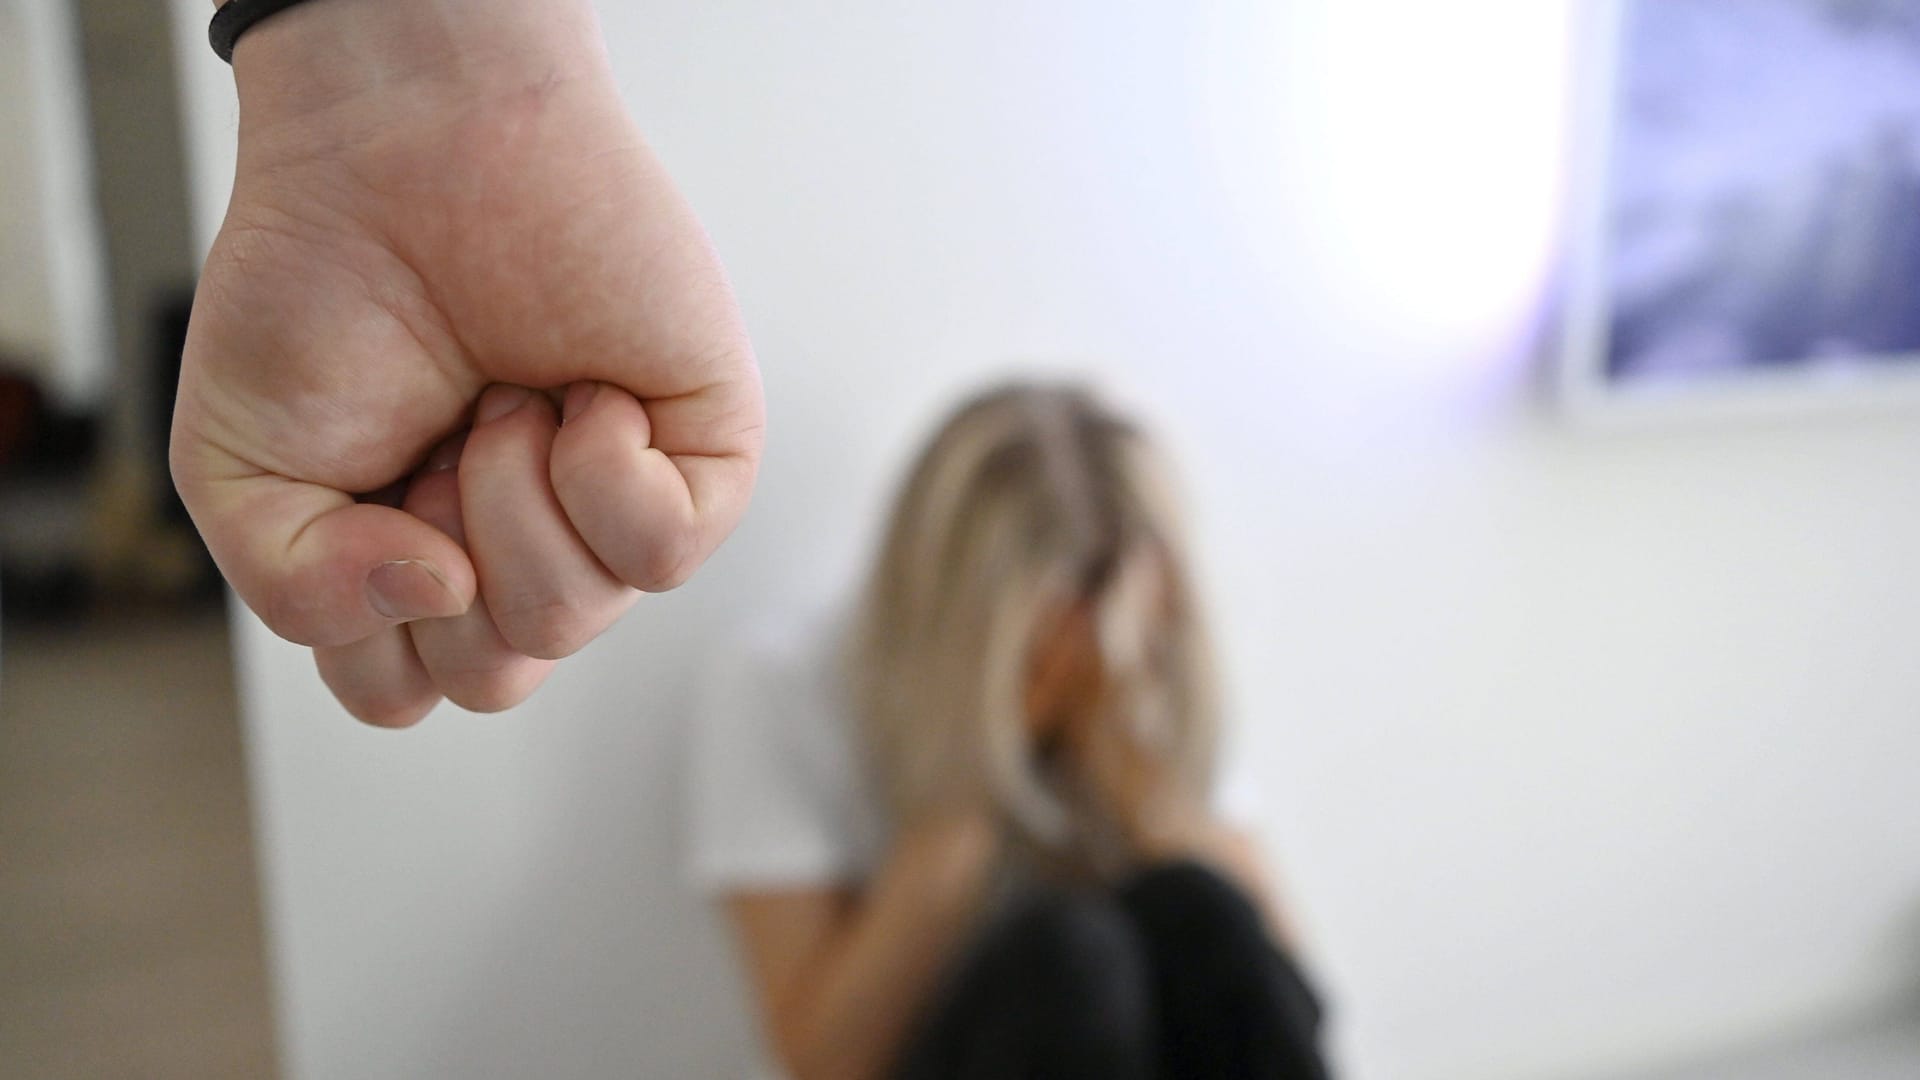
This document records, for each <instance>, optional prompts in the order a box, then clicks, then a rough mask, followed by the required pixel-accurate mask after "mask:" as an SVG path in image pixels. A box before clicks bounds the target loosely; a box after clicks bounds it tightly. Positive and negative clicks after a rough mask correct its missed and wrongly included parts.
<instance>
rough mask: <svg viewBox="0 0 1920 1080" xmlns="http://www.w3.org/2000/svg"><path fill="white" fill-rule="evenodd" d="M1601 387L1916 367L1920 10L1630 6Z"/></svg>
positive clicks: (1618, 89)
mask: <svg viewBox="0 0 1920 1080" xmlns="http://www.w3.org/2000/svg"><path fill="white" fill-rule="evenodd" d="M1620 14H1621V18H1622V22H1621V24H1620V27H1619V31H1620V36H1619V38H1618V53H1617V57H1616V61H1615V65H1614V84H1613V99H1612V108H1613V110H1614V115H1613V124H1612V129H1611V137H1610V145H1609V146H1608V147H1607V159H1608V162H1607V166H1606V173H1605V175H1606V184H1607V197H1606V200H1605V206H1604V208H1603V211H1602V213H1603V218H1602V221H1603V228H1604V231H1605V235H1604V238H1603V242H1602V245H1601V250H1602V251H1604V253H1605V254H1604V256H1603V259H1602V262H1601V265H1599V266H1598V267H1595V268H1594V272H1595V273H1596V274H1597V275H1598V276H1599V278H1600V280H1601V288H1600V291H1601V292H1603V293H1604V296H1605V300H1604V314H1603V315H1602V316H1600V318H1599V325H1596V326H1595V327H1594V329H1595V330H1598V331H1600V332H1602V333H1604V335H1605V336H1604V341H1605V346H1604V348H1603V349H1601V350H1600V351H1599V354H1598V355H1597V356H1596V357H1595V362H1596V366H1597V367H1599V368H1600V369H1601V370H1600V375H1601V377H1603V378H1604V379H1605V380H1606V381H1607V382H1610V383H1613V384H1616V385H1622V384H1628V383H1632V384H1642V383H1665V382H1673V383H1680V382H1686V381H1692V380H1711V379H1717V378H1719V377H1721V376H1724V375H1728V374H1734V373H1739V372H1742V371H1752V370H1757V369H1771V370H1773V371H1776V372H1784V371H1791V370H1804V371H1806V372H1808V373H1813V372H1815V371H1827V370H1829V369H1830V370H1831V371H1834V372H1845V371H1851V370H1863V369H1867V368H1887V367H1891V366H1896V365H1902V364H1912V365H1913V366H1914V367H1915V368H1916V369H1920V363H1915V361H1916V360H1920V0H1627V2H1626V3H1624V5H1623V8H1622V10H1621V12H1620Z"/></svg>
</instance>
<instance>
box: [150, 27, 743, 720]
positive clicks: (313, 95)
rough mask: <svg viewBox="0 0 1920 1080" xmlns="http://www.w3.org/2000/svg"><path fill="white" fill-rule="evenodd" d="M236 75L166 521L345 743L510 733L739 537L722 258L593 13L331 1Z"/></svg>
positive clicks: (736, 335)
mask: <svg viewBox="0 0 1920 1080" xmlns="http://www.w3.org/2000/svg"><path fill="white" fill-rule="evenodd" d="M235 70H236V77H237V78H238V80H239V87H240V96H241V130H240V153H239V168H238V175H237V176H236V179H235V184H234V193H233V200H232V203H231V205H230V206H229V208H228V213H227V219H226V222H225V224H224V226H223V227H222V229H221V231H220V235H219V237H218V239H217V240H216V241H215V244H214V247H213V250H212V252H211V254H210V255H209V256H208V260H207V265H206V270H205V274H204V276H203V277H202V279H201V285H200V291H199V295H198V297H197V298H196V301H195V305H194V312H193V322H192V328H191V331H190V333H189V336H188V342H187V351H186V358H185V368H184V370H183V372H182V376H181V386H180V397H179V404H178V409H177V413H176V416H175V421H174V431H173V447H172V459H173V471H174V477H175V480H176V482H177V483H178V485H179V488H180V492H181V496H182V498H183V499H184V500H185V501H186V504H187V507H188V509H189V510H191V511H192V513H193V517H194V520H195V522H196V523H197V524H198V525H199V527H200V530H201V532H202V533H203V535H204V536H205V537H206V540H207V544H208V547H209V548H210V549H211V550H212V552H213V555H214V558H215V559H216V560H217V561H218V562H219V564H220V567H221V569H222V571H223V572H224V573H225V574H226V576H227V578H228V580H229V581H231V582H232V583H233V586H234V588H235V589H236V590H237V591H238V592H239V594H240V596H241V597H242V599H244V600H245V601H246V602H247V604H248V605H249V606H250V607H252V608H253V609H254V611H256V612H258V613H259V614H260V616H261V617H262V618H263V619H264V620H265V621H266V623H267V625H268V626H269V627H271V628H272V629H273V630H274V631H275V632H276V633H278V634H280V635H282V636H284V637H287V638H289V639H291V640H293V641H296V642H299V643H301V644H305V645H311V646H314V647H315V653H316V656H317V659H318V662H319V665H320V668H321V672H322V674H323V675H324V676H325V677H326V680H327V683H328V685H329V686H331V687H332V689H333V690H334V692H335V694H336V695H337V696H338V697H339V698H340V700H341V701H342V703H343V704H345V705H346V707H347V708H348V709H349V710H350V711H352V712H353V713H354V714H355V715H357V716H359V717H360V718H361V719H363V720H367V721H369V722H372V723H376V724H383V725H392V726H401V725H405V724H409V723H412V722H414V721H416V720H418V719H419V718H420V717H421V716H423V715H425V713H426V712H427V710H429V709H431V708H432V707H433V705H434V704H435V703H436V702H438V701H439V699H440V697H441V696H442V695H444V696H446V697H449V698H451V699H452V700H453V701H455V702H456V703H458V704H461V705H465V706H468V707H470V708H476V709H488V710H491V709H500V708H505V707H508V706H510V705H513V704H515V703H517V702H519V701H520V700H522V699H524V698H525V697H526V696H527V695H528V694H529V693H531V692H532V691H533V689H534V687H535V686H537V685H538V684H539V682H540V681H541V680H542V679H543V678H545V676H546V673H547V670H548V669H549V667H550V666H551V664H550V662H551V661H552V660H554V659H557V658H560V657H564V656H567V655H569V654H571V653H573V652H574V651H576V650H578V649H579V648H581V647H582V646H583V645H585V644H586V643H587V642H588V641H590V640H592V639H593V638H594V637H595V636H596V635H598V634H599V633H600V632H601V631H602V630H604V629H605V628H606V627H607V626H609V625H610V624H611V623H612V622H613V621H614V620H615V619H616V618H617V617H618V616H619V615H620V614H621V613H622V612H623V611H624V610H625V609H626V608H627V607H628V606H629V605H630V604H631V603H632V601H633V599H634V598H635V597H636V596H637V595H638V593H637V592H636V590H644V591H658V590H664V589H669V588H672V587H674V586H675V585H678V584H679V583H680V582H682V581H684V580H685V579H686V578H687V576H688V575H689V574H691V573H692V572H693V571H694V570H695V569H696V568H697V567H698V566H699V565H700V564H701V562H702V561H703V560H704V559H705V558H706V557H707V556H708V555H709V554H710V553H711V552H712V551H713V549H714V548H715V547H716V546H718V545H719V543H720V542H721V540H722V539H724V538H725V537H726V535H727V533H728V532H729V531H731V530H732V528H733V526H734V525H735V524H736V523H737V522H738V520H739V518H740V516H741V514H742V513H743V512H744V510H745V509H746V505H747V501H748V497H749V495H750V493H751V491H752V487H753V479H754V474H755V471H756V468H757V466H758V461H759V455H760V447H761V435H762V428H763V424H764V413H763V404H762V399H761V393H760V384H759V377H758V373H757V370H756V368H755V365H754V361H753V355H752V351H751V347H750V346H749V344H748V341H747V337H746V333H745V331H744V329H743V327H742V324H741V320H740V316H739V312H738V309H737V307H736V305H735V302H734V299H733V295H732V292H731V290H730V288H729V286H728V284H727V281H726V278H725V275H724V273H723V271H722V269H721V267H720V263H719V261H718V259H717V258H716V257H715V255H714V253H713V251H712V249H711V247H710V245H709V244H708V241H707V238H706V235H705V233H704V232H703V231H702V229H701V227H700V225H699V222H698V221H696V220H695V218H694V216H693V214H692V212H691V211H690V209H689V208H688V207H687V205H686V204H685V202H684V201H683V200H682V199H681V198H680V196H679V195H678V194H677V193H676V192H675V190H674V189H673V186H672V184H671V182H670V181H669V180H668V178H667V176H666V174H665V173H664V172H663V171H662V169H661V167H660V165H659V163H658V162H657V161H656V160H655V159H654V157H653V155H652V154H651V152H650V151H649V150H648V148H647V146H646V145H645V143H644V142H643V140H642V139H641V137H640V134H639V132H638V131H637V130H636V129H635V127H634V126H633V124H632V122H631V120H630V119H629V118H628V116H627V113H626V110H625V109H624V107H623V106H622V104H621V102H620V100H619V97H618V95H617V93H616V91H615V88H614V85H613V81H612V78H611V76H610V74H609V72H608V66H607V62H606V57H605V55H604V52H603V50H602V47H601V44H600V41H599V36H598V30H597V27H596V25H595V23H594V19H593V13H592V9H591V6H590V5H589V4H588V3H586V0H543V2H542V3H538V4H535V3H530V2H526V0H458V2H454V0H441V2H435V0H410V2H408V3H404V4H399V3H390V2H388V0H320V2H316V3H309V4H302V5H299V6H297V7H294V8H291V9H289V10H288V11H286V12H284V13H282V14H280V15H276V16H274V17H272V18H270V19H268V20H266V21H265V22H263V23H261V24H260V25H258V26H257V27H255V28H254V29H252V30H251V31H249V32H248V33H247V35H246V37H245V38H244V39H242V41H241V43H240V45H239V47H238V49H237V51H236V55H235ZM523 388H532V390H534V391H543V392H529V390H527V389H523ZM463 433H464V434H463ZM436 448H438V449H439V453H437V454H436V453H434V451H435V450H436ZM430 457H431V460H429V459H430ZM383 489H385V490H389V491H393V492H397V493H398V494H397V495H395V496H394V497H393V498H390V499H387V500H385V502H384V503H383V502H382V501H380V500H376V499H370V498H367V497H366V496H368V495H369V494H370V493H374V492H379V491H382V490H383Z"/></svg>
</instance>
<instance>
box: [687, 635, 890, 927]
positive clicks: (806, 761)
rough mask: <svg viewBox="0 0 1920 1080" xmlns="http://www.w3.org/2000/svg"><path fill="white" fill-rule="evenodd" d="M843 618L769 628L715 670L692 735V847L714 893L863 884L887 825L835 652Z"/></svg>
mask: <svg viewBox="0 0 1920 1080" xmlns="http://www.w3.org/2000/svg"><path fill="white" fill-rule="evenodd" d="M845 622H846V620H844V619H840V618H820V617H814V618H806V619H787V620H780V621H770V622H766V623H763V624H760V625H758V626H756V627H754V628H753V629H751V630H750V631H749V632H747V633H745V634H742V635H740V636H739V637H738V638H736V639H735V643H734V645H733V646H732V647H730V648H727V649H724V650H722V653H721V655H720V656H719V657H718V658H717V659H716V662H715V663H714V664H713V665H712V668H711V670H710V671H709V672H707V673H706V684H705V686H704V687H703V693H702V694H701V698H702V700H701V703H700V706H699V708H698V709H697V710H696V715H695V717H694V728H693V732H692V734H691V736H690V739H689V745H690V747H691V760H690V762H689V763H688V764H689V768H688V772H689V777H688V779H689V781H690V802H691V807H690V812H689V820H690V824H691V827H692V836H691V842H690V843H689V845H688V858H689V862H690V866H689V870H690V873H691V875H692V877H693V880H694V883H695V884H696V885H697V886H698V887H699V888H700V889H702V890H703V891H705V892H707V893H709V894H714V895H718V894H724V893H728V892H735V891H740V890H747V889H767V888H790V887H800V888H805V887H809V886H821V885H835V884H848V883H856V882H859V881H861V880H864V879H865V878H866V877H867V875H868V874H869V873H871V872H872V871H873V869H874V868H875V866H876V864H877V863H878V862H879V860H880V858H881V857H882V856H883V855H884V853H885V848H886V844H887V841H888V839H889V833H890V830H889V828H888V824H887V822H886V820H885V815H884V812H883V811H882V809H881V806H880V804H879V801H878V800H877V799H876V798H875V797H874V795H873V793H872V788H871V785H870V783H869V782H868V778H867V776H866V770H865V768H864V765H863V763H862V761H861V754H860V749H859V743H858V741H857V740H858V737H859V733H858V732H857V731H856V730H855V725H854V721H853V710H852V709H851V708H850V706H849V703H848V700H847V689H846V686H845V679H844V676H843V675H842V674H841V671H840V668H839V664H838V655H839V651H840V646H841V642H842V640H843V636H844V634H845Z"/></svg>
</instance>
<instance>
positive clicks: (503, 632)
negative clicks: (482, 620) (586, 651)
mask: <svg viewBox="0 0 1920 1080" xmlns="http://www.w3.org/2000/svg"><path fill="white" fill-rule="evenodd" d="M493 621H494V625H495V626H497V627H498V628H499V630H500V636H501V637H504V638H506V639H507V644H509V645H511V646H513V647H514V648H515V649H517V650H519V651H520V652H522V653H525V654H526V655H528V656H531V657H533V658H535V659H538V660H559V659H563V658H565V657H568V656H572V655H573V654H574V653H576V652H579V651H580V650H581V649H582V648H583V647H585V646H586V644H587V642H589V641H592V640H593V639H594V637H595V636H597V635H598V633H599V631H600V627H599V625H598V622H597V620H595V619H593V618H592V616H591V615H590V614H589V613H588V612H586V611H585V610H583V609H582V608H581V607H580V606H579V605H577V604H574V603H571V602H569V601H565V600H549V601H539V602H534V603H529V604H519V605H510V606H507V607H504V608H497V609H495V610H494V620H493Z"/></svg>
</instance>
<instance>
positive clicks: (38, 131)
mask: <svg viewBox="0 0 1920 1080" xmlns="http://www.w3.org/2000/svg"><path fill="white" fill-rule="evenodd" d="M87 124H88V121H87V111H86V98H85V94H84V84H83V82H82V80H81V77H80V55H79V46H78V44H77V40H76V37H75V33H74V26H73V16H72V11H71V10H70V9H69V7H68V5H67V4H64V3H60V2H57V0H0V351H4V352H6V353H7V354H9V355H13V356H18V357H21V358H23V359H25V360H26V361H27V362H28V363H29V364H30V365H31V367H30V371H31V373H32V374H34V375H36V376H38V377H39V378H40V379H41V380H42V381H43V384H44V385H45V387H46V388H47V389H48V390H50V391H51V392H52V393H53V394H54V395H55V396H56V397H57V398H58V399H59V401H60V403H61V404H63V405H66V406H69V407H73V406H81V405H88V404H92V403H94V402H95V401H96V400H97V399H98V398H99V397H100V395H101V392H102V391H103V390H104V389H105V383H106V378H107V374H108V372H109V371H111V370H112V365H113V351H112V350H113V340H112V334H111V332H110V330H109V329H108V321H107V302H106V289H107V283H106V270H105V266H104V260H103V252H102V250H101V246H100V244H101V241H100V223H99V211H98V209H97V207H96V205H95V203H94V189H93V173H92V161H91V156H90V151H89V149H88V142H87Z"/></svg>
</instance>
